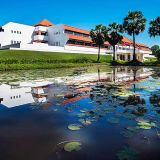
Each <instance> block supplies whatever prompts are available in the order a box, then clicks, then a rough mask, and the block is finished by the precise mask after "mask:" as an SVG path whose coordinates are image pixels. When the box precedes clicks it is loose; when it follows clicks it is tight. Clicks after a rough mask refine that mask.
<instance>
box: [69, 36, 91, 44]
mask: <svg viewBox="0 0 160 160" xmlns="http://www.w3.org/2000/svg"><path fill="white" fill-rule="evenodd" d="M66 35H67V36H68V37H69V39H74V40H79V41H84V42H92V39H91V38H88V37H82V36H76V35H73V34H66Z"/></svg>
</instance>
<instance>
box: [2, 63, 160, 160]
mask: <svg viewBox="0 0 160 160" xmlns="http://www.w3.org/2000/svg"><path fill="white" fill-rule="evenodd" d="M159 76H160V70H159V68H144V67H133V68H130V67H118V68H110V67H106V66H97V67H87V68H79V69H76V68H75V69H74V68H72V69H58V70H34V71H15V72H1V76H0V83H1V84H0V159H1V160H136V159H140V160H153V159H154V160H158V159H160V77H159Z"/></svg>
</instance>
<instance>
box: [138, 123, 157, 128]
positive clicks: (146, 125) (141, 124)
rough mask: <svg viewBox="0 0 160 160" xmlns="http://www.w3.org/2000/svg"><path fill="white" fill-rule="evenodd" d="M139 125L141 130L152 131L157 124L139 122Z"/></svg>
mask: <svg viewBox="0 0 160 160" xmlns="http://www.w3.org/2000/svg"><path fill="white" fill-rule="evenodd" d="M138 125H139V128H141V129H151V128H152V127H156V124H155V123H153V122H138Z"/></svg>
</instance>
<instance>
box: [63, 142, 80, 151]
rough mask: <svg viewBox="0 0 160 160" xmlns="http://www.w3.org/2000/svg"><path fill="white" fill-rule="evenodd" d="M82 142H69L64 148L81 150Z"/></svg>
mask: <svg viewBox="0 0 160 160" xmlns="http://www.w3.org/2000/svg"><path fill="white" fill-rule="evenodd" d="M81 146H82V144H81V143H80V142H76V141H74V142H68V143H66V144H65V145H64V150H65V151H67V152H72V151H79V150H80V149H81Z"/></svg>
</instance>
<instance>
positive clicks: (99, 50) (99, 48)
mask: <svg viewBox="0 0 160 160" xmlns="http://www.w3.org/2000/svg"><path fill="white" fill-rule="evenodd" d="M100 52H101V45H99V46H98V58H97V62H100Z"/></svg>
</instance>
